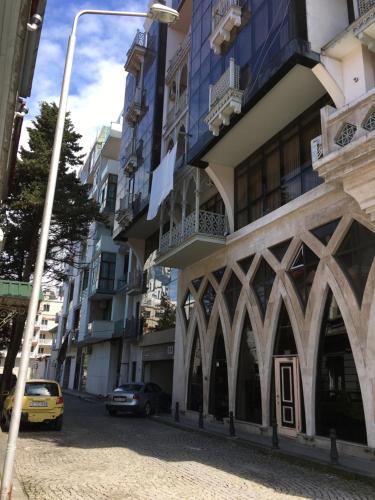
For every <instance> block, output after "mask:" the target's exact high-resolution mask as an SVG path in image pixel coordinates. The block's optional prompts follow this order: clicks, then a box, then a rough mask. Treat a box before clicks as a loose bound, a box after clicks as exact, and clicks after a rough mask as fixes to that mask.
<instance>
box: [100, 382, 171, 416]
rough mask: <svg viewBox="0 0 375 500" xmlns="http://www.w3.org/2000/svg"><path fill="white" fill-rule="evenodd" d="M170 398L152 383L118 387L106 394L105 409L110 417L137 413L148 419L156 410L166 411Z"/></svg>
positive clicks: (135, 383)
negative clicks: (118, 414) (120, 413)
mask: <svg viewBox="0 0 375 500" xmlns="http://www.w3.org/2000/svg"><path fill="white" fill-rule="evenodd" d="M170 404H171V397H170V395H169V394H166V393H165V392H164V391H163V390H162V389H161V387H160V386H158V385H157V384H154V383H152V382H147V383H143V382H134V383H129V384H123V385H120V387H117V389H115V390H114V391H113V392H111V393H110V394H108V400H107V403H106V408H107V410H108V413H109V414H110V415H111V416H115V415H116V414H117V413H119V412H124V413H137V414H141V415H144V416H145V417H148V416H149V415H151V414H152V413H155V411H156V410H157V409H158V410H165V411H168V410H169V408H170Z"/></svg>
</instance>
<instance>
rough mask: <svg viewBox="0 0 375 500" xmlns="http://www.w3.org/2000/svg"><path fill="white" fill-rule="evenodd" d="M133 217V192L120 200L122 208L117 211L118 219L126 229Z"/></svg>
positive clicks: (120, 224) (119, 223) (118, 222)
mask: <svg viewBox="0 0 375 500" xmlns="http://www.w3.org/2000/svg"><path fill="white" fill-rule="evenodd" d="M133 219H134V211H133V196H132V195H131V194H127V195H126V196H125V197H124V198H121V200H120V208H119V210H117V212H116V221H117V224H118V225H119V226H120V227H121V228H122V229H126V228H127V227H128V226H130V224H131V223H132V221H133Z"/></svg>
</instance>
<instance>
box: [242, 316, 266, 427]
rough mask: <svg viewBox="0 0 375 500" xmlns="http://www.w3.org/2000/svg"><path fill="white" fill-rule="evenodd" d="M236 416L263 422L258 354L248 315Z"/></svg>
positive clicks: (243, 330) (245, 323) (243, 331)
mask: <svg viewBox="0 0 375 500" xmlns="http://www.w3.org/2000/svg"><path fill="white" fill-rule="evenodd" d="M236 418H237V419H239V420H246V421H248V422H254V423H256V424H261V423H262V401H261V390H260V377H259V365H258V354H257V350H256V345H255V338H254V333H253V329H252V326H251V323H250V320H249V318H248V317H247V315H246V319H245V322H244V325H243V329H242V337H241V344H240V352H239V356H238V371H237V390H236Z"/></svg>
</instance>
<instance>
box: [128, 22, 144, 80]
mask: <svg viewBox="0 0 375 500" xmlns="http://www.w3.org/2000/svg"><path fill="white" fill-rule="evenodd" d="M146 49H147V33H144V32H143V31H139V30H137V33H136V35H135V37H134V40H133V43H132V44H131V46H130V49H129V50H128V52H127V54H126V56H127V58H126V62H125V71H129V73H132V74H133V75H136V74H137V73H138V72H139V71H140V69H141V66H142V62H143V59H144V55H145V53H146Z"/></svg>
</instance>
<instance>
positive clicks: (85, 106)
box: [21, 0, 147, 153]
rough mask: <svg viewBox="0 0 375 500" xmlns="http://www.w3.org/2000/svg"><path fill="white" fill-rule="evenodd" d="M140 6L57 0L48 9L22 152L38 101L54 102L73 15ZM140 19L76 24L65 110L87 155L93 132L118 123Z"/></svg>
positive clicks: (140, 5)
mask: <svg viewBox="0 0 375 500" xmlns="http://www.w3.org/2000/svg"><path fill="white" fill-rule="evenodd" d="M146 3H147V2H146V1H145V0H138V1H131V0H126V1H123V0H121V1H119V0H116V1H115V0H113V1H111V0H106V2H105V5H104V2H103V1H102V0H100V1H99V0H90V4H91V5H90V6H88V4H87V3H86V2H84V1H81V0H75V1H74V3H73V0H70V1H67V5H66V6H64V7H65V9H64V8H63V7H62V5H61V3H60V0H50V1H49V3H48V4H47V13H46V22H45V24H44V27H43V31H42V39H41V43H40V47H39V52H38V59H37V66H36V71H35V77H34V83H33V92H32V96H31V98H30V99H29V101H28V107H29V109H30V113H29V115H27V119H26V120H25V123H24V127H23V130H22V134H21V145H23V146H24V147H25V146H27V140H28V134H27V131H26V127H28V126H30V124H31V120H32V119H33V118H34V117H35V115H36V114H37V113H38V109H39V103H40V102H41V101H47V102H52V101H55V102H57V103H58V101H59V97H58V96H59V93H60V85H61V81H62V76H63V69H64V61H65V51H66V45H67V39H68V33H69V31H70V27H71V23H72V20H73V16H74V14H75V13H76V12H77V11H78V10H81V9H85V8H108V9H115V10H121V9H124V10H125V9H126V10H137V11H140V10H144V9H145V8H146ZM143 22H144V20H143V19H141V18H119V17H105V16H102V17H98V16H90V15H88V16H84V17H82V19H81V20H80V21H79V26H78V37H77V47H76V53H75V58H74V66H73V73H72V83H71V89H70V97H69V101H68V109H69V111H71V116H72V120H73V123H74V126H75V128H76V130H77V132H79V133H80V134H81V135H82V136H83V137H82V141H81V142H82V146H83V148H84V151H83V152H84V153H87V152H88V151H89V149H90V147H91V145H92V144H93V142H94V140H95V138H96V135H97V132H98V131H99V130H100V128H101V127H102V126H103V125H109V123H110V122H111V121H115V120H116V119H117V118H118V115H119V114H120V112H121V110H122V106H123V97H124V90H125V77H126V75H125V72H124V68H123V66H124V62H125V57H126V52H127V50H128V48H129V46H130V44H131V42H132V40H133V37H134V35H135V32H136V30H137V28H142V25H143Z"/></svg>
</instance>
